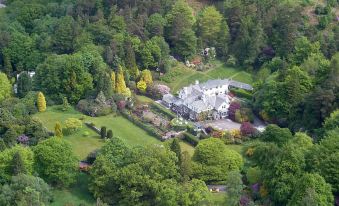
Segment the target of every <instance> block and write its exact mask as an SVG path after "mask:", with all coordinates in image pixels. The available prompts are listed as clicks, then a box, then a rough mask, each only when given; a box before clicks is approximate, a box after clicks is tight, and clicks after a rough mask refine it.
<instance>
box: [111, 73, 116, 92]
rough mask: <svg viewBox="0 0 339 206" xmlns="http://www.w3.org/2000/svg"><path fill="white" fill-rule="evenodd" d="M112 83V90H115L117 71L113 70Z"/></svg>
mask: <svg viewBox="0 0 339 206" xmlns="http://www.w3.org/2000/svg"><path fill="white" fill-rule="evenodd" d="M111 84H112V90H113V92H115V72H114V71H112V72H111Z"/></svg>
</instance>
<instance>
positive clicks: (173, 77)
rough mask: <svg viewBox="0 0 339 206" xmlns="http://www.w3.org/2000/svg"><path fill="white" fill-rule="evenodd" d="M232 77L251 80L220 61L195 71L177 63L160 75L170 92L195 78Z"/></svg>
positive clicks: (242, 80) (248, 76)
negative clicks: (206, 68)
mask: <svg viewBox="0 0 339 206" xmlns="http://www.w3.org/2000/svg"><path fill="white" fill-rule="evenodd" d="M218 78H220V79H224V78H232V79H234V80H237V81H241V82H244V83H248V84H251V83H252V82H253V78H252V75H251V74H250V73H248V72H246V71H244V70H242V69H240V68H233V67H229V66H226V65H225V64H223V63H222V62H220V61H214V62H213V68H212V69H210V70H207V71H203V72H201V71H196V70H194V69H191V68H188V67H186V66H185V65H184V64H182V63H179V64H178V66H176V67H174V68H172V69H171V70H170V71H169V72H168V73H167V74H165V75H164V76H163V77H162V81H163V82H164V83H165V84H167V85H168V86H169V87H170V88H171V89H172V92H177V91H178V90H179V89H181V88H182V87H184V86H187V85H189V84H192V83H194V82H195V80H199V81H200V82H205V81H207V80H209V79H218Z"/></svg>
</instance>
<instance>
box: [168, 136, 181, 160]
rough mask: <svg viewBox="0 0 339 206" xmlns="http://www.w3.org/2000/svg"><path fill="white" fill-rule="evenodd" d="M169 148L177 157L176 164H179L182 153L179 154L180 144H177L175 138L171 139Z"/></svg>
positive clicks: (177, 141)
mask: <svg viewBox="0 0 339 206" xmlns="http://www.w3.org/2000/svg"><path fill="white" fill-rule="evenodd" d="M170 149H171V151H172V152H174V153H175V155H176V156H177V157H178V165H179V166H180V165H181V159H182V155H181V147H180V144H179V140H178V139H177V138H174V139H173V141H172V143H171V146H170Z"/></svg>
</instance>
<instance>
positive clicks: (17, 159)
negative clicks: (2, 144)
mask: <svg viewBox="0 0 339 206" xmlns="http://www.w3.org/2000/svg"><path fill="white" fill-rule="evenodd" d="M12 169H13V175H14V176H16V175H19V174H26V173H27V170H26V167H25V163H24V160H23V159H22V156H21V154H20V152H16V153H15V154H14V156H13V159H12Z"/></svg>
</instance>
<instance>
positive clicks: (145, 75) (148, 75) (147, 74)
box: [140, 69, 153, 85]
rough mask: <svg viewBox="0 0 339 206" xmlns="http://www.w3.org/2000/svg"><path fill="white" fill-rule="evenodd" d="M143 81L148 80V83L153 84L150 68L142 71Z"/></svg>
mask: <svg viewBox="0 0 339 206" xmlns="http://www.w3.org/2000/svg"><path fill="white" fill-rule="evenodd" d="M140 80H141V81H144V82H146V84H147V85H150V84H153V78H152V73H151V71H150V70H148V69H145V70H143V71H142V72H141V78H140Z"/></svg>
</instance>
